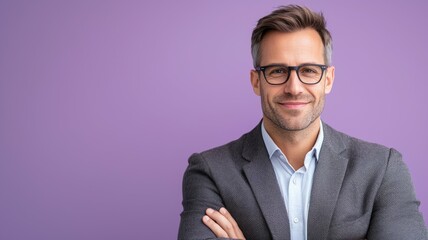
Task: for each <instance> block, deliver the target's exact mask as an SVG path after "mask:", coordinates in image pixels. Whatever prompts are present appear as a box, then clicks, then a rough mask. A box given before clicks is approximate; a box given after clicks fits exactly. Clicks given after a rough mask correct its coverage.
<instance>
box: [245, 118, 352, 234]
mask: <svg viewBox="0 0 428 240" xmlns="http://www.w3.org/2000/svg"><path fill="white" fill-rule="evenodd" d="M261 124H262V123H261V122H260V123H259V124H258V125H257V126H256V127H255V128H254V129H253V130H252V131H251V132H249V133H248V134H247V136H246V138H245V140H244V145H243V150H242V156H243V158H244V159H246V160H247V161H249V163H248V164H246V165H245V166H244V167H243V170H244V173H245V176H246V177H247V179H248V182H249V184H250V185H251V188H252V190H253V192H254V195H255V198H256V199H257V202H258V204H259V206H260V209H261V211H262V213H263V216H264V218H265V220H266V223H267V225H268V227H269V230H270V232H271V235H272V239H284V238H287V237H289V236H290V225H289V219H288V214H287V210H286V207H285V203H284V200H283V198H282V195H281V191H280V189H279V186H278V182H277V179H276V176H275V172H274V169H273V166H272V163H271V162H270V159H269V156H268V153H267V150H266V147H265V145H264V142H263V138H262V134H261ZM323 127H324V129H323V130H324V142H323V145H322V147H321V152H320V157H319V161H318V164H317V168H316V170H315V175H314V182H313V186H312V192H311V201H310V207H309V216H308V233H307V234H308V239H309V240H312V239H314V240H315V239H317V240H319V239H327V234H328V229H329V226H330V222H331V218H332V216H333V211H334V207H335V205H336V201H337V198H338V196H339V191H340V188H341V186H342V181H343V178H344V175H345V171H346V168H347V164H348V159H347V158H345V157H342V156H341V153H342V152H343V151H345V150H346V147H345V144H344V142H343V137H342V136H343V135H341V134H340V133H338V132H337V131H335V130H334V129H333V128H331V127H330V126H329V125H327V124H325V123H323Z"/></svg>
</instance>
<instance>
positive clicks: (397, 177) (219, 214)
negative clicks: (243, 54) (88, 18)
mask: <svg viewBox="0 0 428 240" xmlns="http://www.w3.org/2000/svg"><path fill="white" fill-rule="evenodd" d="M251 48H252V56H253V62H254V68H255V70H252V71H251V84H252V87H253V90H254V93H255V94H256V95H258V96H260V99H261V105H262V110H263V119H262V121H261V123H260V124H259V125H258V126H256V127H255V128H254V129H253V130H252V131H251V132H249V133H247V134H245V135H243V136H242V137H241V138H239V139H238V140H235V141H233V142H231V143H228V144H226V145H224V146H221V147H218V148H214V149H211V150H208V151H205V152H203V153H200V154H194V155H192V156H191V157H190V159H189V167H188V168H187V170H186V172H185V174H184V179H183V208H184V210H183V212H182V214H181V223H180V230H179V235H178V238H179V239H208V238H209V239H212V238H215V237H221V238H234V239H244V238H246V239H257V240H263V239H293V240H297V239H311V240H319V239H428V237H427V230H426V227H425V224H424V221H423V219H422V215H421V213H420V212H419V210H418V206H419V202H418V201H417V200H416V198H415V193H414V190H413V186H412V183H411V179H410V175H409V172H408V170H407V168H406V166H405V165H404V163H403V161H402V160H401V155H400V153H398V152H397V151H396V150H394V149H388V148H386V147H383V146H380V145H377V144H372V143H367V142H364V141H361V140H358V139H355V138H352V137H349V136H347V135H345V134H343V133H340V132H338V131H336V130H334V129H333V128H331V127H330V126H328V125H327V124H325V123H323V122H322V121H321V120H320V115H321V112H322V110H323V106H324V102H325V95H326V94H328V93H329V92H330V91H331V89H332V87H333V83H334V70H335V69H334V67H333V66H331V54H332V45H331V36H330V33H329V31H328V30H327V29H326V26H325V20H324V17H323V16H322V14H317V13H314V12H312V11H311V10H309V9H308V8H305V7H300V6H295V5H290V6H286V7H282V8H279V9H278V10H276V11H274V12H272V13H271V14H270V15H268V16H266V17H264V18H262V19H260V20H259V22H258V24H257V26H256V27H255V29H254V31H253V34H252V44H251Z"/></svg>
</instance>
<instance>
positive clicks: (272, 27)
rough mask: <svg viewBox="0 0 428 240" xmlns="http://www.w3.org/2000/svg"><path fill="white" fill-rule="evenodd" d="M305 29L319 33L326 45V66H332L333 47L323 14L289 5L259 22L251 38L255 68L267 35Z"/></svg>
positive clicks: (258, 62)
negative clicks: (262, 42)
mask: <svg viewBox="0 0 428 240" xmlns="http://www.w3.org/2000/svg"><path fill="white" fill-rule="evenodd" d="M304 28H313V29H314V30H315V31H317V32H318V34H319V35H320V37H321V40H322V42H323V44H324V61H325V64H327V65H330V64H331V54H332V52H333V46H332V39H331V35H330V32H329V31H328V30H327V28H326V21H325V19H324V16H323V14H322V13H316V12H313V11H312V10H310V9H309V8H307V7H303V6H298V5H288V6H282V7H279V8H278V9H276V10H275V11H273V12H272V13H271V14H269V15H267V16H265V17H263V18H261V19H260V20H259V21H258V22H257V26H256V27H255V28H254V30H253V34H252V36H251V54H252V56H253V65H254V67H258V66H259V64H260V53H261V50H260V44H261V41H262V40H263V37H264V36H265V35H266V33H268V32H272V31H278V32H295V31H298V30H301V29H304Z"/></svg>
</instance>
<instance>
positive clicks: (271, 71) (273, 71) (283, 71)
mask: <svg viewBox="0 0 428 240" xmlns="http://www.w3.org/2000/svg"><path fill="white" fill-rule="evenodd" d="M287 74H288V69H287V68H286V67H282V66H272V67H268V68H266V75H267V76H269V77H273V78H275V77H283V76H286V75H287Z"/></svg>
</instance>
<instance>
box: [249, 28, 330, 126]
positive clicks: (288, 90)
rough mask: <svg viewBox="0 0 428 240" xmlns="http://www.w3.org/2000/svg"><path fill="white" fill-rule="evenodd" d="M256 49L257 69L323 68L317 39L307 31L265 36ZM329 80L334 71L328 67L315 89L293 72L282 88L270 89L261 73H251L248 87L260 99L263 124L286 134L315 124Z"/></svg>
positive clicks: (307, 29)
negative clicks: (311, 65)
mask: <svg viewBox="0 0 428 240" xmlns="http://www.w3.org/2000/svg"><path fill="white" fill-rule="evenodd" d="M260 47H261V58H260V66H266V65H270V64H283V65H286V66H299V65H301V64H305V63H315V64H325V62H324V46H323V43H322V40H321V37H320V36H319V35H318V33H317V32H316V31H315V30H313V29H310V28H306V29H303V30H300V31H297V32H292V33H281V32H270V33H267V34H266V35H265V37H264V38H263V40H262V42H261V46H260ZM333 80H334V67H329V68H328V69H327V70H326V71H325V72H324V75H323V77H322V79H321V81H320V82H319V83H318V84H315V85H307V84H304V83H302V82H301V81H300V80H299V79H298V77H297V74H296V71H294V70H293V71H291V73H290V77H289V79H288V81H287V82H286V83H284V84H282V85H270V84H269V83H267V82H266V80H265V79H264V76H263V73H260V74H259V73H258V72H257V71H255V70H252V71H251V84H252V86H253V90H254V92H255V93H256V94H257V95H258V96H260V97H261V103H262V110H263V120H264V122H265V124H267V125H268V126H272V127H275V128H280V129H283V130H286V131H299V130H304V129H306V128H308V127H309V126H311V124H312V123H314V122H315V121H319V118H320V115H321V112H322V110H323V107H324V101H325V95H326V94H328V93H329V92H330V91H331V88H332V86H333Z"/></svg>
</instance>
